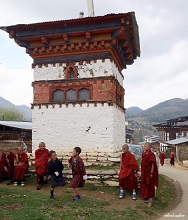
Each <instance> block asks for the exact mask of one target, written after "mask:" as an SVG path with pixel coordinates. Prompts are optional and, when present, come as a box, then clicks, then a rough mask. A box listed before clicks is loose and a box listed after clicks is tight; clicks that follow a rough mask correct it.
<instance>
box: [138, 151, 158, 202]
mask: <svg viewBox="0 0 188 220" xmlns="http://www.w3.org/2000/svg"><path fill="white" fill-rule="evenodd" d="M152 164H154V170H153V176H152V178H150V173H151V166H152ZM155 186H156V187H157V188H158V168H157V163H156V157H155V154H154V153H152V152H151V151H149V152H148V153H146V152H144V153H143V154H142V163H141V196H142V198H143V199H149V198H153V197H155Z"/></svg>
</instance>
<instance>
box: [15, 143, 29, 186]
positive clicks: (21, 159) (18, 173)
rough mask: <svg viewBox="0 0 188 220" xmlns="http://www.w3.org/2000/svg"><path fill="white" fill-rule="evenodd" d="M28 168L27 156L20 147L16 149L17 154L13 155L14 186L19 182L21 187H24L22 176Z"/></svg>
mask: <svg viewBox="0 0 188 220" xmlns="http://www.w3.org/2000/svg"><path fill="white" fill-rule="evenodd" d="M28 168H29V162H28V156H27V154H26V153H25V151H24V149H23V148H22V147H21V148H19V149H18V153H17V154H15V159H14V186H17V185H18V182H21V186H25V181H24V179H25V177H24V174H25V172H26V171H27V170H28Z"/></svg>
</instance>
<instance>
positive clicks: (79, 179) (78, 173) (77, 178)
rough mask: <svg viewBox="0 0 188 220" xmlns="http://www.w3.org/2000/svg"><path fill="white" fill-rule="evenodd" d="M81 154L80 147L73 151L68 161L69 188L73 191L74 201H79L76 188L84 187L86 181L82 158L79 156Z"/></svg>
mask: <svg viewBox="0 0 188 220" xmlns="http://www.w3.org/2000/svg"><path fill="white" fill-rule="evenodd" d="M80 153H81V148H80V147H75V148H74V149H73V152H72V154H73V156H72V157H71V158H70V159H69V167H70V168H72V175H73V179H72V181H71V184H70V187H71V188H73V189H74V192H75V195H76V196H75V197H74V199H73V200H74V201H75V202H76V201H78V200H80V194H79V190H78V188H80V187H84V184H85V180H86V179H87V175H86V170H85V166H84V162H83V160H82V158H81V157H80V156H79V154H80Z"/></svg>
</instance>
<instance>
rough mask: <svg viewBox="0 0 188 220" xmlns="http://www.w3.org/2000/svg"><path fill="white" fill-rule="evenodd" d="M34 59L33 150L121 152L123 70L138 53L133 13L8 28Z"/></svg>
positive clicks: (136, 30) (123, 125)
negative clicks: (41, 143) (42, 148)
mask: <svg viewBox="0 0 188 220" xmlns="http://www.w3.org/2000/svg"><path fill="white" fill-rule="evenodd" d="M3 30H5V31H6V32H8V33H9V35H10V37H11V38H14V40H15V42H16V43H17V44H18V45H19V46H22V47H25V48H26V52H27V53H28V54H29V55H30V56H31V57H32V58H33V64H32V67H33V69H34V81H33V83H32V86H33V103H32V122H33V127H32V141H33V151H34V150H36V149H37V147H38V144H39V142H41V141H44V142H45V143H46V145H47V146H48V148H49V149H54V150H56V151H57V153H59V154H62V152H69V151H71V150H72V148H73V147H75V146H80V147H81V148H82V149H83V151H85V152H108V153H111V152H117V151H119V150H120V149H121V146H122V145H123V144H124V142H125V109H124V93H125V91H124V88H123V79H124V76H123V74H122V70H123V69H125V68H126V66H127V65H131V64H133V62H134V59H136V57H138V56H139V55H140V47H139V37H138V26H137V23H136V19H135V15H134V13H133V12H132V13H126V14H112V15H106V16H99V17H87V18H80V19H72V20H63V21H55V22H44V23H36V24H28V25H15V26H9V27H4V28H3Z"/></svg>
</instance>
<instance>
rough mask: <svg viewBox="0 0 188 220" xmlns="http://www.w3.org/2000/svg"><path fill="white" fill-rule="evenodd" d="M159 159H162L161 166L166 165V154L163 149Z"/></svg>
mask: <svg viewBox="0 0 188 220" xmlns="http://www.w3.org/2000/svg"><path fill="white" fill-rule="evenodd" d="M159 159H160V164H161V166H163V165H164V159H165V154H164V152H163V151H161V153H160V155H159Z"/></svg>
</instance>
